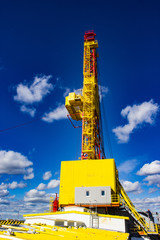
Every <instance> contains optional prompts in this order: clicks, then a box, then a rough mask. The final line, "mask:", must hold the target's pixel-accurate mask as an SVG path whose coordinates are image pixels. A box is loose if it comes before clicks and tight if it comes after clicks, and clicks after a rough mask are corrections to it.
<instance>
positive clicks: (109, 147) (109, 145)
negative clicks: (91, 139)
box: [97, 60, 113, 158]
mask: <svg viewBox="0 0 160 240" xmlns="http://www.w3.org/2000/svg"><path fill="white" fill-rule="evenodd" d="M97 71H98V80H99V82H100V79H101V78H100V76H101V75H100V70H99V64H98V60H97ZM99 90H100V94H101V101H100V102H101V104H100V107H101V106H102V110H103V117H104V122H105V130H106V136H107V143H108V151H109V157H111V158H113V151H112V145H111V139H110V134H109V130H108V121H107V117H106V109H105V108H104V101H103V96H102V88H101V85H100V88H99ZM100 118H101V111H100ZM101 135H102V138H103V131H102V118H101Z"/></svg>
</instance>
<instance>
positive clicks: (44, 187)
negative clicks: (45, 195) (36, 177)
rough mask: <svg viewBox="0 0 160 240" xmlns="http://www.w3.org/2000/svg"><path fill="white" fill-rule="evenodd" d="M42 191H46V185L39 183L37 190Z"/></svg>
mask: <svg viewBox="0 0 160 240" xmlns="http://www.w3.org/2000/svg"><path fill="white" fill-rule="evenodd" d="M44 189H46V184H44V183H40V184H39V185H38V187H37V190H44Z"/></svg>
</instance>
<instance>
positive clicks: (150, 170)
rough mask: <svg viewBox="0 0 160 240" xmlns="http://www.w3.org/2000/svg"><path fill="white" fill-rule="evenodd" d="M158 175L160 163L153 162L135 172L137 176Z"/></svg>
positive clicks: (157, 161)
mask: <svg viewBox="0 0 160 240" xmlns="http://www.w3.org/2000/svg"><path fill="white" fill-rule="evenodd" d="M158 173H160V161H159V160H155V161H153V162H151V163H146V164H144V165H143V167H142V168H141V169H140V170H139V171H138V172H137V175H140V176H145V175H152V174H158Z"/></svg>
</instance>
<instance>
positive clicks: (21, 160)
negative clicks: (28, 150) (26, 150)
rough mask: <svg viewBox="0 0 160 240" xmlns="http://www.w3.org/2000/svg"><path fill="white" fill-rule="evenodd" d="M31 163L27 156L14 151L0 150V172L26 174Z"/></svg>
mask: <svg viewBox="0 0 160 240" xmlns="http://www.w3.org/2000/svg"><path fill="white" fill-rule="evenodd" d="M31 165H33V163H32V162H31V161H29V160H28V159H27V157H25V156H23V155H22V154H21V153H18V152H14V151H4V150H1V151H0V174H28V171H30V170H28V167H30V166H31Z"/></svg>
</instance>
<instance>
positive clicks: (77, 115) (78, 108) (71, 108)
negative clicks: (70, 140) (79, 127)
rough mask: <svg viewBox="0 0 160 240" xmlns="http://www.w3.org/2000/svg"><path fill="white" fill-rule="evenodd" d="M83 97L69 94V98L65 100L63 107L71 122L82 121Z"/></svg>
mask: <svg viewBox="0 0 160 240" xmlns="http://www.w3.org/2000/svg"><path fill="white" fill-rule="evenodd" d="M82 99H83V97H82V96H81V95H79V94H75V93H74V92H72V93H69V96H67V97H66V98H65V107H66V108H67V110H68V112H69V114H70V116H71V118H72V119H73V120H77V121H79V120H82V110H83V100H82Z"/></svg>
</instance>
